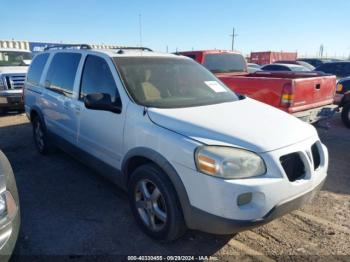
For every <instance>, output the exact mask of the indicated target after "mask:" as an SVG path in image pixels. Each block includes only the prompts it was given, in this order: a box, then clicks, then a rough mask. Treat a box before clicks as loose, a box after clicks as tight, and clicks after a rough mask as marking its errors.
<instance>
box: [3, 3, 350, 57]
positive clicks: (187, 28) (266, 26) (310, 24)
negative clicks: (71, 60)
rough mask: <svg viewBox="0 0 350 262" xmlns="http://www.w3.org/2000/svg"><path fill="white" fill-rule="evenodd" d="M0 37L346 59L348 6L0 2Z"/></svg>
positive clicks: (349, 22) (349, 42) (348, 49)
mask: <svg viewBox="0 0 350 262" xmlns="http://www.w3.org/2000/svg"><path fill="white" fill-rule="evenodd" d="M0 4H1V10H2V12H1V22H0V39H12V38H14V39H16V40H17V39H18V40H29V41H48V42H50V41H51V42H57V41H62V42H68V43H105V44H120V45H133V46H134V45H138V44H139V14H141V15H142V35H143V45H145V46H149V47H151V48H153V49H155V50H159V51H165V50H166V47H167V46H168V48H169V51H175V50H176V48H178V49H179V50H191V49H192V48H194V49H214V48H217V49H229V48H230V47H231V38H230V36H229V35H230V34H231V31H232V27H233V26H234V27H235V28H236V30H237V34H238V36H237V38H236V44H235V47H236V49H237V50H240V51H242V52H244V53H249V52H250V51H263V50H274V51H280V50H285V51H296V50H297V51H298V52H299V53H300V54H302V55H304V54H308V55H314V54H316V53H317V52H318V50H319V47H320V45H321V44H323V45H324V48H325V53H327V54H328V55H331V56H334V55H337V56H342V55H346V56H349V54H350V34H349V29H350V19H349V12H350V1H349V0H332V1H331V0H304V1H302V0H288V1H287V0H264V1H261V0H231V1H229V0H217V1H204V0H202V1H200V0H187V1H185V0H172V1H169V0H125V1H124V0H55V1H54V0H52V1H51V0H32V1H28V0H22V1H20V0H0Z"/></svg>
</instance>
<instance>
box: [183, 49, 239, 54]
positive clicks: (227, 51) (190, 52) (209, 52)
mask: <svg viewBox="0 0 350 262" xmlns="http://www.w3.org/2000/svg"><path fill="white" fill-rule="evenodd" d="M178 53H179V54H194V53H206V54H220V53H230V54H238V55H241V53H240V52H237V51H231V50H218V49H209V50H194V51H179V52H178Z"/></svg>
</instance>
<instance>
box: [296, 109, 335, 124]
mask: <svg viewBox="0 0 350 262" xmlns="http://www.w3.org/2000/svg"><path fill="white" fill-rule="evenodd" d="M337 108H338V107H337V106H336V105H327V106H322V107H317V108H313V109H309V110H305V111H302V112H297V113H294V114H293V115H294V116H295V117H297V118H299V119H300V120H303V121H304V122H307V123H310V124H313V123H316V122H318V121H320V120H324V119H328V118H331V117H332V116H333V115H334V114H335V113H336V112H337Z"/></svg>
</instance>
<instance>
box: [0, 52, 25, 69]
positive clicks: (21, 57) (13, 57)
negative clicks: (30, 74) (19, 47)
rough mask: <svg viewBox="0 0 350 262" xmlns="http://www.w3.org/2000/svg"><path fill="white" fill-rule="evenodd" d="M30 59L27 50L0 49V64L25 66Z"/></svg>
mask: <svg viewBox="0 0 350 262" xmlns="http://www.w3.org/2000/svg"><path fill="white" fill-rule="evenodd" d="M31 60H32V55H31V54H30V53H29V52H20V51H0V66H27V65H29V64H30V61H31Z"/></svg>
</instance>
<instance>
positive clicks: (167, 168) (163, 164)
mask: <svg viewBox="0 0 350 262" xmlns="http://www.w3.org/2000/svg"><path fill="white" fill-rule="evenodd" d="M133 157H144V158H147V159H149V160H150V161H152V162H154V163H155V164H157V165H158V166H159V167H160V168H161V169H162V170H163V171H164V172H165V174H166V175H167V176H168V178H169V179H170V181H171V182H172V184H173V186H174V188H175V191H176V193H177V196H178V199H179V201H180V204H181V207H182V211H183V215H184V218H185V221H186V224H187V225H188V226H189V225H190V224H191V215H192V214H191V213H192V211H191V209H192V208H191V205H190V201H189V198H188V195H187V191H186V189H185V186H184V184H183V182H182V180H181V178H180V176H179V175H178V173H177V171H176V170H175V168H174V167H173V166H172V165H171V164H170V162H169V161H168V160H167V159H166V158H165V157H164V156H162V155H161V154H160V153H158V152H156V151H155V150H153V149H150V148H145V147H138V148H134V149H131V150H130V151H129V152H128V153H127V154H126V155H125V157H124V159H123V162H122V174H123V182H124V184H125V185H127V183H128V175H129V174H127V170H128V165H129V163H130V162H129V161H130V159H132V158H133Z"/></svg>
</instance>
